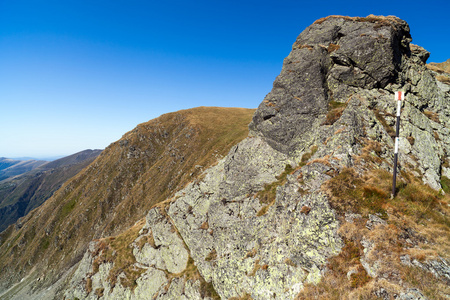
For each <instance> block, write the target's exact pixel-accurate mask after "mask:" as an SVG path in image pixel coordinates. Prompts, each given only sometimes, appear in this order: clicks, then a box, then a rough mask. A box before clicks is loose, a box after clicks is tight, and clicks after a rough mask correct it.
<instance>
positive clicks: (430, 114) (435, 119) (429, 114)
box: [423, 110, 440, 123]
mask: <svg viewBox="0 0 450 300" xmlns="http://www.w3.org/2000/svg"><path fill="white" fill-rule="evenodd" d="M423 114H424V115H425V116H427V118H428V119H430V120H431V121H433V122H436V123H440V121H439V115H438V114H437V113H435V112H432V111H429V110H424V111H423Z"/></svg>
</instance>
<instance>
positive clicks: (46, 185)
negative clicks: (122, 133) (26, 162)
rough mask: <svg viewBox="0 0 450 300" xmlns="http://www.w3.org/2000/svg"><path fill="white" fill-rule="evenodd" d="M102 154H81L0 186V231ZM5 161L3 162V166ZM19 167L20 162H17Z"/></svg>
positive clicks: (49, 164) (89, 152)
mask: <svg viewBox="0 0 450 300" xmlns="http://www.w3.org/2000/svg"><path fill="white" fill-rule="evenodd" d="M101 151H102V150H85V151H81V152H78V153H75V154H73V155H70V156H67V157H63V158H61V159H58V160H55V161H52V162H48V163H45V164H43V165H41V166H40V167H38V168H35V169H33V170H31V171H28V172H26V173H24V174H21V175H18V176H16V177H14V178H9V179H6V180H4V181H3V182H0V231H3V230H4V229H6V228H7V227H8V226H9V225H10V224H12V223H14V222H15V221H17V219H19V218H21V217H23V216H25V215H26V214H27V213H28V212H30V211H31V210H32V209H34V208H36V207H38V206H40V205H41V204H42V203H44V201H45V200H47V199H48V198H49V197H51V196H52V195H53V193H54V192H55V191H56V190H57V189H58V188H60V186H61V185H62V184H63V183H64V182H65V181H67V180H68V179H69V178H71V177H73V176H74V175H76V174H77V173H78V172H80V171H81V170H82V169H83V168H85V167H86V166H87V165H89V164H90V163H91V162H92V161H93V160H94V159H95V158H96V157H97V156H98V155H99V154H100V153H101ZM7 162H8V160H5V164H6V163H7ZM18 164H20V162H18Z"/></svg>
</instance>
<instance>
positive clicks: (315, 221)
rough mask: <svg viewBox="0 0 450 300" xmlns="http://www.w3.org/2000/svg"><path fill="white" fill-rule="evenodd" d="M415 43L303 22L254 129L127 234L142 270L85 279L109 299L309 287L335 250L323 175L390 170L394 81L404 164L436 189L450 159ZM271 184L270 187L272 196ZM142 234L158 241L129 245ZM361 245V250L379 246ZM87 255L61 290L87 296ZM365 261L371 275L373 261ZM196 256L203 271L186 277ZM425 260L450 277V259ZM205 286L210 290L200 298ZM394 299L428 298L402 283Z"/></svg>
mask: <svg viewBox="0 0 450 300" xmlns="http://www.w3.org/2000/svg"><path fill="white" fill-rule="evenodd" d="M410 41H411V36H410V34H409V27H408V25H407V23H406V22H404V21H402V20H400V19H398V18H395V17H374V16H369V17H367V18H348V17H329V18H325V19H323V20H320V21H318V22H316V23H315V24H313V25H311V26H310V27H308V28H307V29H306V30H305V31H304V32H303V33H302V34H300V36H299V37H298V38H297V40H296V42H295V43H294V45H293V50H292V52H291V53H290V54H289V56H288V57H287V58H286V59H285V61H284V64H283V68H282V71H281V74H280V75H279V76H278V77H277V79H276V80H275V82H274V86H273V89H272V91H271V92H270V93H269V94H268V95H267V96H266V98H265V99H264V101H263V102H262V103H261V105H260V106H259V107H258V110H257V111H256V113H255V115H254V118H253V121H252V123H251V124H250V129H251V134H250V136H249V137H248V138H247V139H245V140H244V141H242V142H241V143H239V144H238V145H236V146H235V147H233V148H232V150H231V151H230V152H229V154H228V155H227V156H226V157H225V158H224V159H222V160H220V161H219V162H218V164H217V165H216V166H214V167H212V168H210V169H208V170H205V172H204V173H203V177H202V178H201V179H199V180H197V181H195V182H192V183H190V184H189V185H188V186H186V188H184V189H183V190H181V191H180V192H178V193H177V194H176V196H175V197H174V198H173V199H168V200H167V201H166V202H165V203H164V205H162V206H160V207H155V208H154V209H152V210H151V211H150V212H149V214H148V215H147V218H146V223H145V225H144V227H143V229H142V230H141V232H140V236H139V237H138V238H137V239H136V240H135V242H134V243H133V247H134V249H133V254H134V257H135V258H136V266H137V267H139V268H142V269H144V270H145V272H144V273H143V274H142V275H141V276H140V277H139V278H138V279H137V280H136V285H137V287H136V288H135V289H134V290H130V289H127V288H124V287H123V286H122V285H121V284H120V282H119V283H118V284H116V286H115V287H114V288H112V287H111V286H109V283H108V280H107V279H106V278H105V276H106V274H107V272H108V270H109V269H108V268H111V267H112V266H111V265H110V264H109V263H105V264H104V266H103V265H101V266H100V268H99V271H98V272H97V273H95V274H94V275H92V274H91V275H89V276H91V280H92V285H93V287H92V289H93V290H94V291H95V289H98V288H102V289H103V296H102V297H103V298H105V299H125V298H129V299H144V298H145V297H147V299H148V298H152V299H207V298H209V297H213V296H214V295H213V294H215V295H216V296H214V297H216V298H217V297H220V298H221V299H229V298H231V297H241V296H244V295H250V296H251V297H252V299H294V298H295V296H296V295H297V294H298V293H299V292H300V291H301V290H302V288H303V286H304V284H305V283H317V282H319V281H320V278H321V276H322V274H323V272H324V271H325V265H326V262H327V259H328V258H329V257H331V256H334V255H336V254H338V253H339V252H340V250H341V248H342V247H343V241H342V240H341V238H340V237H339V235H338V233H337V230H338V227H339V222H338V220H337V216H336V214H335V212H334V211H333V210H332V209H331V208H330V205H329V201H328V200H329V199H328V197H327V195H326V194H325V193H324V192H323V191H322V190H321V185H322V183H324V182H325V181H327V180H329V179H330V178H332V177H333V176H334V175H335V174H337V173H339V171H340V170H342V169H344V168H346V167H353V168H355V169H356V170H357V171H359V172H361V173H362V172H363V171H364V170H367V169H370V168H383V169H386V170H392V168H393V165H392V158H393V147H394V143H393V139H392V128H393V127H394V125H395V114H396V107H397V105H396V101H395V100H394V92H395V91H397V90H400V89H402V90H404V91H405V92H406V100H405V101H404V103H403V106H402V109H403V112H402V116H401V132H400V138H401V139H400V142H401V143H400V145H401V148H400V168H401V169H402V170H407V171H408V172H411V173H413V174H415V175H416V176H421V177H422V178H423V180H424V181H425V183H427V184H429V185H430V186H431V187H433V188H435V189H439V188H440V187H441V186H440V178H441V176H442V171H443V170H444V172H445V170H446V169H445V167H443V166H442V165H443V164H444V162H445V161H447V162H448V161H449V159H450V158H449V155H450V139H449V138H448V136H449V133H450V132H449V128H450V126H449V125H450V124H449V120H450V95H449V93H448V91H447V90H445V89H441V88H440V87H439V85H438V84H437V83H436V80H435V78H434V75H433V74H432V73H431V71H429V70H428V69H427V68H426V66H425V62H426V59H427V58H428V56H429V53H428V52H426V51H425V50H424V49H423V48H421V47H418V46H414V47H410V45H409V42H410ZM373 145H377V147H375V146H374V147H373V149H371V148H370V146H373ZM287 166H291V167H292V171H290V172H289V174H286V172H285V170H290V169H289V167H287ZM283 176H284V177H283ZM282 178H285V180H282ZM269 187H272V188H273V190H274V191H275V193H274V196H273V199H272V198H269V200H267V199H266V198H264V196H263V192H262V191H264V190H265V189H266V191H267V189H268V188H269ZM346 217H347V219H348V220H350V221H351V222H353V220H355V219H358V218H360V216H359V215H350V214H349V215H347V216H346ZM377 226H386V222H385V221H384V220H382V219H380V218H379V217H378V216H375V215H371V216H370V218H369V222H368V223H367V230H372V229H373V228H375V227H377ZM150 235H151V236H152V237H153V239H154V245H152V244H151V243H150V242H148V243H144V245H143V246H142V247H140V246H138V244H139V243H140V242H139V241H140V240H141V239H144V238H147V237H149V236H150ZM361 243H362V246H363V247H364V253H365V254H364V255H366V254H367V252H368V251H371V249H372V248H373V247H374V245H373V243H372V242H371V241H369V240H362V242H361ZM92 260H93V257H92V255H91V254H89V252H88V253H87V254H86V255H85V257H84V258H83V261H82V262H81V263H80V265H79V267H78V270H77V271H76V272H75V274H74V276H73V278H72V284H71V286H72V288H70V289H69V290H68V291H67V293H66V296H67V297H68V298H70V297H72V298H73V297H74V296H76V297H78V298H93V297H94V296H93V295H94V294H93V292H92V291H91V292H88V291H86V289H85V288H83V282H84V281H85V280H86V276H88V275H87V274H89V273H93V272H92V270H91V269H89V265H90V264H92ZM361 263H362V265H363V267H364V268H365V269H366V271H367V273H368V274H369V275H370V276H374V277H375V276H377V274H378V266H377V263H376V261H375V262H372V261H369V260H368V259H367V257H363V258H362V261H361ZM194 265H195V268H197V270H198V277H192V276H189V275H188V271H187V270H189V269H190V268H192V267H193V266H194ZM428 268H429V269H430V270H434V272H435V273H436V274H437V276H448V267H447V265H446V262H445V261H444V262H443V263H438V264H436V263H434V264H431V265H429V266H428ZM430 272H433V271H430ZM175 275H176V276H175ZM347 275H348V276H349V277H351V275H352V274H350V273H349V274H347ZM205 285H208V286H209V288H210V289H213V290H214V293H212V294H211V293H210V294H209V295H206V294H205V293H204V287H205ZM377 293H378V294H379V297H384V296H385V295H387V294H386V293H387V292H386V290H384V289H380V290H379V292H377ZM399 297H400V299H424V296H423V294H422V293H421V291H419V290H417V289H411V288H409V287H405V289H404V291H403V292H401V294H399Z"/></svg>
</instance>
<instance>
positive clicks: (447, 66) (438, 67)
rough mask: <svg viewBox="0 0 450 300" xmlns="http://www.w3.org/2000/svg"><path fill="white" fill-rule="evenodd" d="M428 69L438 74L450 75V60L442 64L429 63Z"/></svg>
mask: <svg viewBox="0 0 450 300" xmlns="http://www.w3.org/2000/svg"><path fill="white" fill-rule="evenodd" d="M428 68H429V69H431V70H433V71H436V72H438V73H444V72H445V73H450V59H447V60H446V61H444V62H441V63H433V62H432V63H429V64H428Z"/></svg>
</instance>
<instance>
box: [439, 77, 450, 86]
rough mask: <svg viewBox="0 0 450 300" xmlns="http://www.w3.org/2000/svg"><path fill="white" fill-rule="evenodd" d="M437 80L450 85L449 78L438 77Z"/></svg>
mask: <svg viewBox="0 0 450 300" xmlns="http://www.w3.org/2000/svg"><path fill="white" fill-rule="evenodd" d="M436 79H437V80H438V81H440V82H442V83H447V84H450V77H448V76H444V75H438V76H436Z"/></svg>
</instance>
